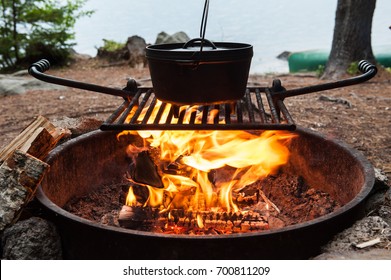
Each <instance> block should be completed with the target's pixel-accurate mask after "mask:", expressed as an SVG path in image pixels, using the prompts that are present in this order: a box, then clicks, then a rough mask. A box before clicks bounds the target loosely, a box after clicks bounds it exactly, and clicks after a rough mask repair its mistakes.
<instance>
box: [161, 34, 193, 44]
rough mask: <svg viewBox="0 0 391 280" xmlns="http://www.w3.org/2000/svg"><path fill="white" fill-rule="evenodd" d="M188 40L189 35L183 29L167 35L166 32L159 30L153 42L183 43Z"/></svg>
mask: <svg viewBox="0 0 391 280" xmlns="http://www.w3.org/2000/svg"><path fill="white" fill-rule="evenodd" d="M189 40H190V37H189V36H187V34H186V33H185V32H183V31H180V32H177V33H175V34H173V35H169V34H167V33H166V32H160V33H159V34H158V35H157V37H156V41H155V44H174V43H185V42H187V41H189Z"/></svg>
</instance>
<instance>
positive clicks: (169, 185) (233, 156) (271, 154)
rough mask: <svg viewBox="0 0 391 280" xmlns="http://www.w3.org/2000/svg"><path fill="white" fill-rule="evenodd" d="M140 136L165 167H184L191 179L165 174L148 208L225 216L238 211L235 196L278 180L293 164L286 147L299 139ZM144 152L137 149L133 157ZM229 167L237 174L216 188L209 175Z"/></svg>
mask: <svg viewBox="0 0 391 280" xmlns="http://www.w3.org/2000/svg"><path fill="white" fill-rule="evenodd" d="M124 133H127V132H124ZM139 135H140V136H141V137H146V138H145V140H146V141H147V142H148V143H149V146H151V147H155V148H158V149H160V160H161V161H164V162H167V163H173V162H179V163H180V164H182V165H184V166H186V168H187V169H188V170H189V172H188V174H186V176H185V175H172V174H163V175H162V178H161V179H162V183H163V186H164V188H163V189H156V188H154V187H153V186H148V190H149V198H148V200H147V201H146V203H145V205H149V206H153V207H162V209H163V210H168V209H171V208H186V209H194V210H195V209H211V208H213V207H219V208H222V209H224V210H226V211H238V207H237V206H236V205H235V203H234V201H233V199H232V193H233V192H238V191H240V190H241V189H243V188H245V187H246V186H248V185H250V184H252V183H254V182H256V181H258V180H260V179H262V178H265V177H266V176H268V175H269V174H275V173H276V172H277V171H278V170H279V168H280V167H281V166H282V165H284V164H286V163H287V162H288V159H289V150H288V148H287V145H286V144H287V143H288V142H289V141H290V139H292V137H294V134H292V133H288V132H281V131H265V132H263V133H261V134H259V135H255V134H252V133H249V132H245V131H149V132H145V131H143V132H141V133H139ZM144 150H145V148H137V147H134V146H132V147H130V148H128V153H129V154H133V153H135V152H137V151H144ZM224 166H229V167H231V168H230V170H231V169H232V170H234V171H232V172H231V173H230V175H229V177H226V178H219V179H218V180H217V181H216V182H211V181H210V179H209V173H210V172H211V171H212V170H217V172H218V170H219V169H220V168H222V167H224ZM128 196H129V195H128ZM129 201H130V200H129ZM128 203H129V202H128V201H127V204H128ZM130 203H132V202H130Z"/></svg>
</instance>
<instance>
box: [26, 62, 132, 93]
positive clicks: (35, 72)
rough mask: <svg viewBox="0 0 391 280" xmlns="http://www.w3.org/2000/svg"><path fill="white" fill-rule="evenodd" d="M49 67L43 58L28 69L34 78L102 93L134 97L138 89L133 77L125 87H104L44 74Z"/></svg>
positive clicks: (48, 63)
mask: <svg viewBox="0 0 391 280" xmlns="http://www.w3.org/2000/svg"><path fill="white" fill-rule="evenodd" d="M49 68H50V62H49V61H48V60H47V59H41V60H40V61H37V62H35V63H33V64H31V65H30V67H29V69H28V72H29V74H30V75H31V76H33V77H34V78H36V79H38V80H41V81H44V82H47V83H52V84H57V85H61V86H67V87H73V88H79V89H84V90H89V91H94V92H100V93H105V94H110V95H115V96H121V97H124V98H131V97H133V96H134V94H135V92H136V91H137V83H136V81H135V80H133V79H130V80H129V81H128V85H127V86H126V88H125V89H116V88H109V87H103V86H99V85H94V84H88V83H83V82H78V81H74V80H69V79H64V78H60V77H55V76H51V75H47V74H44V72H45V71H47V70H49Z"/></svg>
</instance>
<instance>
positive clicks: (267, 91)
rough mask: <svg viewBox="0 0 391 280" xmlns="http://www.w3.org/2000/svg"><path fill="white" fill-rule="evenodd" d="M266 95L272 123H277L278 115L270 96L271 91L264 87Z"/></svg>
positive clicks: (278, 120)
mask: <svg viewBox="0 0 391 280" xmlns="http://www.w3.org/2000/svg"><path fill="white" fill-rule="evenodd" d="M266 97H267V102H268V103H269V107H270V113H271V117H272V121H273V123H279V122H280V117H279V116H278V113H277V109H276V107H275V106H274V103H273V97H272V93H271V91H270V89H266Z"/></svg>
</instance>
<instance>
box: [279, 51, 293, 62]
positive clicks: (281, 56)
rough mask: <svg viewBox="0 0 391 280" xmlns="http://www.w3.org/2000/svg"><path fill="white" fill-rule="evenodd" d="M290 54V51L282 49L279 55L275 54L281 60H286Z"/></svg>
mask: <svg viewBox="0 0 391 280" xmlns="http://www.w3.org/2000/svg"><path fill="white" fill-rule="evenodd" d="M291 54H292V53H291V52H288V51H284V52H282V53H280V54H279V55H277V58H278V59H281V60H285V61H288V58H289V56H290V55H291Z"/></svg>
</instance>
